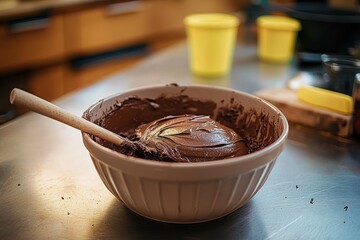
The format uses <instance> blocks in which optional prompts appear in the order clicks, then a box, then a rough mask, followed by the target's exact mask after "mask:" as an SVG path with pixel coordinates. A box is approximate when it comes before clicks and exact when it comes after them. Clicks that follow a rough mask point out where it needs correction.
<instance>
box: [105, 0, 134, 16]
mask: <svg viewBox="0 0 360 240" xmlns="http://www.w3.org/2000/svg"><path fill="white" fill-rule="evenodd" d="M140 9H141V1H129V2H120V3H113V4H109V5H107V6H106V8H105V12H106V15H108V16H115V15H122V14H128V13H134V12H138V11H140Z"/></svg>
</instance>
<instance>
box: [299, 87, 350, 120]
mask: <svg viewBox="0 0 360 240" xmlns="http://www.w3.org/2000/svg"><path fill="white" fill-rule="evenodd" d="M297 97H298V99H299V100H301V101H303V102H306V103H309V104H312V105H314V106H318V107H322V108H327V109H329V110H332V111H335V112H338V113H342V114H351V113H352V112H353V110H354V102H353V99H352V97H350V96H348V95H346V94H342V93H338V92H334V91H330V90H326V89H322V88H318V87H312V86H302V87H300V88H299V89H298V91H297Z"/></svg>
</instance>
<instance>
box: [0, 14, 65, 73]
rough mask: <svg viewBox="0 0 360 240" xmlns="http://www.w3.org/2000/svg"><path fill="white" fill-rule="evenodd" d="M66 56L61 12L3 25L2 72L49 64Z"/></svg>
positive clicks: (0, 43)
mask: <svg viewBox="0 0 360 240" xmlns="http://www.w3.org/2000/svg"><path fill="white" fill-rule="evenodd" d="M63 55H64V36H63V18H62V16H61V15H55V16H51V17H48V16H45V17H40V18H39V17H36V18H28V19H21V20H17V21H16V22H9V23H4V24H0V72H5V71H10V70H14V69H16V68H21V67H25V66H26V67H28V66H36V65H39V64H43V63H48V62H49V61H53V60H55V59H57V58H61V57H62V56H63Z"/></svg>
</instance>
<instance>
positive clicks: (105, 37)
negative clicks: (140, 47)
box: [65, 1, 148, 54]
mask: <svg viewBox="0 0 360 240" xmlns="http://www.w3.org/2000/svg"><path fill="white" fill-rule="evenodd" d="M147 5H148V3H147V2H145V1H130V2H120V3H114V4H109V5H106V6H101V7H96V8H92V9H86V10H82V11H80V12H76V13H68V14H66V16H65V28H66V34H67V36H68V38H67V42H66V49H67V51H69V53H70V54H88V53H94V52H99V51H103V50H108V49H111V48H113V47H119V46H124V45H126V44H128V43H134V42H138V41H142V40H143V39H144V38H145V37H146V36H147V33H148V27H147V26H148V6H147Z"/></svg>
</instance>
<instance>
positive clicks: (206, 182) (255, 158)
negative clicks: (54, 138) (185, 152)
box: [83, 87, 288, 223]
mask: <svg viewBox="0 0 360 240" xmlns="http://www.w3.org/2000/svg"><path fill="white" fill-rule="evenodd" d="M204 88H206V87H204ZM212 90H213V89H212ZM227 91H230V90H227ZM238 95H239V96H238ZM236 96H237V97H238V98H241V97H249V96H248V95H247V94H245V95H242V94H241V93H238V94H237V95H236ZM250 102H251V101H250ZM260 102H261V103H260V104H262V105H264V106H265V107H266V108H269V111H275V112H274V114H275V115H276V114H278V116H279V117H281V118H282V120H281V123H282V124H283V130H282V131H283V132H282V133H281V134H280V137H279V139H278V140H277V141H276V142H275V143H273V144H271V146H268V147H266V148H264V149H262V150H259V151H257V152H254V153H251V154H248V155H245V156H241V157H237V158H231V159H225V160H217V161H209V162H202V163H168V162H159V161H152V160H144V159H138V158H134V157H129V156H126V155H123V154H120V153H117V152H114V151H112V150H110V149H107V148H105V147H102V146H100V145H99V144H97V143H96V142H94V141H93V140H92V139H91V138H90V136H89V135H88V134H85V133H83V140H84V144H85V146H86V148H87V149H88V151H89V153H90V156H91V158H92V161H93V163H94V166H95V168H96V170H97V172H98V174H99V176H100V178H101V179H102V181H103V182H104V184H105V186H106V187H107V188H108V189H109V191H110V192H111V193H112V194H113V195H114V196H115V197H117V198H118V199H119V200H121V201H122V202H123V203H124V204H125V205H126V206H127V207H128V208H129V209H131V210H132V211H134V212H136V213H138V214H140V215H143V216H145V217H147V218H151V219H155V220H158V221H164V222H172V223H196V222H204V221H209V220H212V219H216V218H220V217H222V216H225V215H227V214H229V213H231V212H233V211H235V210H236V209H238V208H240V207H241V206H243V205H244V204H246V203H247V202H248V201H249V200H250V199H251V198H252V197H253V196H254V195H255V194H256V193H257V192H258V191H259V190H260V188H261V187H262V186H263V185H264V183H265V181H266V180H267V178H268V176H269V174H270V172H271V170H272V168H273V166H274V164H275V161H276V158H277V157H278V155H279V154H280V153H281V151H282V150H283V147H284V145H285V140H286V137H287V132H288V125H287V122H286V119H285V117H284V116H283V115H282V114H281V113H280V112H279V111H278V110H277V109H276V108H274V107H272V106H271V105H268V104H267V103H265V102H263V101H260ZM256 104H259V103H256ZM264 106H263V107H264Z"/></svg>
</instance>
